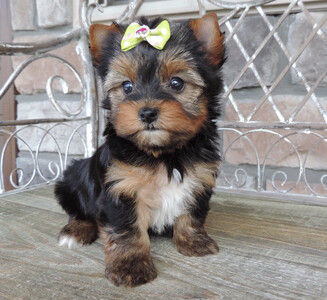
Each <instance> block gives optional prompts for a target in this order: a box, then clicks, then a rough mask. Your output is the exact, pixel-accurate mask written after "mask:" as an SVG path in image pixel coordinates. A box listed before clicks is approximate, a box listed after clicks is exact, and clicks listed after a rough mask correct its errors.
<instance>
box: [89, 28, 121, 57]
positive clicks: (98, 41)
mask: <svg viewBox="0 0 327 300" xmlns="http://www.w3.org/2000/svg"><path fill="white" fill-rule="evenodd" d="M119 32H121V30H120V28H119V27H118V26H117V24H115V23H113V24H112V25H104V24H92V25H91V27H90V44H91V52H92V56H93V59H94V61H95V62H96V63H98V62H99V55H100V53H101V50H102V48H103V46H104V43H105V41H106V39H107V38H108V37H109V36H110V35H111V34H115V33H119Z"/></svg>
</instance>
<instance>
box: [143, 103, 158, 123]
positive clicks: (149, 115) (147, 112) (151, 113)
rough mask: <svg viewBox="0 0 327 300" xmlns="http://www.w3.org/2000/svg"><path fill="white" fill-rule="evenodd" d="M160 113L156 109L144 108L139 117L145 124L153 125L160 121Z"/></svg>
mask: <svg viewBox="0 0 327 300" xmlns="http://www.w3.org/2000/svg"><path fill="white" fill-rule="evenodd" d="M158 115H159V111H158V109H156V108H150V107H143V108H141V109H140V110H139V117H140V119H141V121H142V122H144V123H148V124H150V123H152V122H154V121H155V120H157V119H158Z"/></svg>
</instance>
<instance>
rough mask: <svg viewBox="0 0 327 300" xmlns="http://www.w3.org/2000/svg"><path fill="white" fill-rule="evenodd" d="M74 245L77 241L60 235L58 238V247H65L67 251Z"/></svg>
mask: <svg viewBox="0 0 327 300" xmlns="http://www.w3.org/2000/svg"><path fill="white" fill-rule="evenodd" d="M76 244H77V241H76V240H75V238H73V237H72V236H69V235H60V236H59V238H58V245H59V246H60V247H63V246H66V247H68V248H69V249H71V248H72V247H73V246H74V245H76Z"/></svg>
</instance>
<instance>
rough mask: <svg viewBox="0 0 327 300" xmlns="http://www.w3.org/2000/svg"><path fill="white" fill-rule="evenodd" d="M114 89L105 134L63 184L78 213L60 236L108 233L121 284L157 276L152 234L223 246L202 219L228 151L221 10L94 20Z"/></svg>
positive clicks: (109, 92)
mask: <svg viewBox="0 0 327 300" xmlns="http://www.w3.org/2000/svg"><path fill="white" fill-rule="evenodd" d="M90 44H91V46H90V47H91V52H92V55H93V60H94V65H95V67H96V69H97V71H98V74H99V75H100V77H101V79H102V82H103V88H104V91H105V94H106V98H105V100H104V102H103V107H104V109H106V110H108V120H107V125H106V129H105V132H104V135H105V137H106V141H105V143H104V144H103V145H102V146H101V147H100V148H99V149H98V150H97V151H96V152H95V154H94V155H93V156H92V157H90V158H87V159H83V160H77V161H74V162H73V163H72V165H71V166H70V167H68V168H67V170H66V171H65V172H64V176H63V178H62V179H61V180H60V181H59V182H58V183H57V184H56V187H55V194H56V197H57V199H58V202H59V204H60V205H61V206H62V207H63V209H64V210H65V211H66V212H67V213H68V215H69V216H70V222H69V223H68V224H67V225H66V226H64V227H63V228H62V230H61V231H60V234H59V243H60V244H61V245H64V244H66V245H68V246H69V247H70V246H71V245H72V244H73V243H75V242H77V243H81V244H83V245H85V244H91V243H93V242H94V241H95V240H96V239H97V238H98V237H101V238H102V239H103V241H104V251H105V254H106V260H105V265H106V269H105V274H106V277H107V278H108V279H109V280H110V281H111V282H112V283H114V284H115V285H117V286H118V285H124V286H137V285H140V284H144V283H147V282H150V281H152V280H153V279H154V278H156V276H157V271H156V268H155V266H154V263H153V261H152V258H151V256H150V239H149V234H151V233H153V234H157V235H163V234H168V235H171V236H172V237H173V241H174V242H175V244H176V247H177V250H178V251H179V252H180V253H182V254H184V255H187V256H203V255H207V254H214V253H216V252H218V246H217V244H216V242H215V241H214V240H213V239H211V238H210V237H209V236H208V235H207V233H206V231H205V229H204V223H205V219H206V216H207V213H208V210H209V200H210V197H211V195H212V189H213V187H214V186H215V179H216V176H217V167H218V164H219V161H220V156H219V149H218V141H217V139H218V133H217V126H216V123H215V120H216V119H217V117H218V116H219V100H218V95H219V93H220V92H221V90H222V78H221V75H220V71H221V67H222V65H223V63H224V52H225V51H224V35H223V34H222V33H221V32H220V29H219V26H218V20H217V16H216V14H214V13H210V14H207V15H205V16H203V17H202V18H200V19H197V20H190V21H182V22H168V21H166V20H163V19H161V18H156V19H153V20H148V19H146V18H141V19H140V20H139V21H138V22H137V23H132V24H131V25H129V26H128V27H127V26H124V25H118V24H115V23H114V24H112V25H111V26H106V25H99V24H96V25H92V26H91V28H90Z"/></svg>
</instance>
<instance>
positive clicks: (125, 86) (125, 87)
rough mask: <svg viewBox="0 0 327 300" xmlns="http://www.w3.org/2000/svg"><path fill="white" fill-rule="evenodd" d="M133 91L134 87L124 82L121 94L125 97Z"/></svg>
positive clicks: (130, 83) (128, 82)
mask: <svg viewBox="0 0 327 300" xmlns="http://www.w3.org/2000/svg"><path fill="white" fill-rule="evenodd" d="M133 90H134V85H133V83H132V82H130V81H124V82H123V92H124V94H125V95H128V94H130V93H131V92H133Z"/></svg>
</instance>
